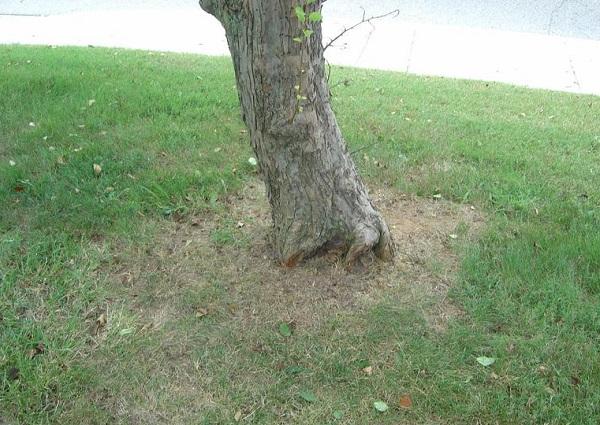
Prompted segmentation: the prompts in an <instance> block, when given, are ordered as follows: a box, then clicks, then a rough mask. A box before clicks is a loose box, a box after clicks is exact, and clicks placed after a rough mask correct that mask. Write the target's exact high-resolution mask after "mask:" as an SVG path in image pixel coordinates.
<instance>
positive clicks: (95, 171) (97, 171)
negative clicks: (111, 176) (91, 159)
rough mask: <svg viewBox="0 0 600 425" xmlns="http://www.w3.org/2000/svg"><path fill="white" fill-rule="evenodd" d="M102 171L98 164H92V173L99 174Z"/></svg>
mask: <svg viewBox="0 0 600 425" xmlns="http://www.w3.org/2000/svg"><path fill="white" fill-rule="evenodd" d="M101 173H102V167H101V166H100V165H98V164H94V174H95V175H96V176H99V175H100V174H101Z"/></svg>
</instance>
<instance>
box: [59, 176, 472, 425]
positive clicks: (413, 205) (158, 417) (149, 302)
mask: <svg viewBox="0 0 600 425" xmlns="http://www.w3.org/2000/svg"><path fill="white" fill-rule="evenodd" d="M373 198H374V200H375V202H376V204H377V205H378V206H379V207H380V209H381V210H382V212H383V214H384V215H385V217H386V218H387V220H388V224H389V225H390V227H391V229H392V232H393V234H394V237H395V240H396V242H397V243H398V250H397V251H398V255H397V258H396V259H395V261H394V263H391V264H390V263H382V262H378V261H374V262H373V263H372V264H370V266H369V267H368V268H367V269H366V270H365V271H362V272H348V271H346V269H345V268H344V267H343V264H342V262H341V261H340V260H339V259H336V258H332V257H328V256H321V257H317V258H314V259H311V260H309V261H307V262H305V263H304V264H302V265H301V266H299V267H296V268H293V269H287V268H284V267H281V266H280V265H279V264H278V263H277V261H276V260H275V258H274V256H273V253H272V252H271V250H270V248H269V243H268V240H267V236H268V234H269V226H270V216H269V210H268V205H267V203H266V199H265V196H264V191H263V189H262V184H260V183H258V182H251V183H250V184H249V185H248V186H247V187H246V188H245V190H244V191H242V192H241V193H240V194H239V195H236V196H232V197H231V198H230V199H228V200H227V202H226V203H227V205H228V209H227V210H226V211H224V212H220V213H218V214H217V213H214V214H209V215H203V216H199V217H192V218H190V217H184V218H180V219H179V220H178V221H163V222H161V223H160V224H159V225H158V226H159V228H158V231H156V234H157V235H158V237H156V238H155V239H153V240H151V241H149V242H148V243H137V244H135V245H133V246H131V247H124V248H123V249H122V250H121V252H119V253H118V254H116V255H115V258H114V260H115V261H114V263H113V265H112V267H114V265H115V264H117V265H118V269H117V270H111V272H110V278H109V280H110V281H111V282H112V285H113V287H114V294H115V296H114V302H113V303H112V304H109V306H108V307H106V308H105V307H102V308H99V309H97V310H95V311H93V313H91V314H89V315H88V317H89V321H90V328H91V329H94V330H95V332H92V334H93V335H94V336H93V338H92V339H93V340H94V341H95V343H94V344H92V346H93V354H92V355H91V358H90V361H92V362H93V363H96V367H97V369H98V370H99V371H101V372H100V373H101V374H102V382H103V383H104V384H103V385H104V388H105V389H104V390H98V391H97V392H95V393H93V394H90V395H89V398H91V399H93V400H94V404H95V405H97V406H100V407H101V408H102V409H103V411H105V412H110V413H109V414H110V415H112V418H113V419H114V420H116V419H117V418H118V419H119V420H122V421H125V422H123V423H166V422H165V421H167V422H169V423H189V422H190V421H193V420H195V419H197V418H201V417H204V416H203V415H205V413H201V412H209V411H212V410H215V411H218V410H219V409H221V408H222V407H223V406H224V405H226V404H229V402H228V400H229V398H230V397H231V392H234V393H235V392H236V391H241V392H244V394H246V397H247V398H249V399H250V400H252V399H253V398H256V400H255V402H254V403H255V404H256V406H258V405H259V404H260V401H259V400H258V398H259V397H260V394H261V388H273V387H274V386H276V385H277V382H278V379H279V378H277V373H281V372H280V370H281V368H282V367H283V364H282V363H281V358H285V355H284V354H282V353H279V352H278V351H277V350H278V348H277V347H278V343H277V342H274V341H272V340H269V337H266V336H265V329H274V330H276V329H277V327H278V324H279V323H281V322H288V323H289V324H290V325H291V327H292V328H293V329H294V333H297V332H299V333H303V334H305V335H320V333H321V331H322V329H321V328H320V327H321V326H322V325H323V324H324V323H325V322H326V321H327V320H330V319H332V318H335V317H336V316H338V315H339V316H340V317H343V316H344V317H347V314H348V313H349V312H350V313H351V312H356V313H357V314H360V313H363V312H366V311H367V310H368V309H369V308H370V307H373V306H375V305H377V304H378V303H381V302H383V301H386V302H391V303H392V304H393V305H394V306H396V307H398V308H400V309H402V308H403V307H406V309H407V310H411V309H412V310H414V309H415V308H416V309H417V310H420V312H421V313H422V315H423V317H425V318H426V320H427V322H428V324H429V326H430V327H431V328H432V329H433V330H434V331H437V332H442V331H444V329H445V326H446V324H447V322H448V319H450V318H452V317H455V316H457V315H458V314H460V309H459V308H458V307H456V306H454V305H453V304H452V303H451V302H450V301H449V300H448V299H447V292H448V289H449V288H450V287H451V285H452V282H453V281H454V277H455V274H456V271H457V268H458V261H459V257H458V253H459V251H460V250H459V249H458V248H459V246H460V245H461V243H463V242H466V241H467V240H469V239H470V238H472V237H473V236H474V235H475V234H476V233H477V231H478V229H480V227H481V226H482V224H483V219H482V216H481V215H480V214H479V213H478V212H477V211H476V210H474V209H472V208H471V207H469V206H463V205H456V204H453V203H450V202H447V201H444V200H435V199H422V198H417V197H413V196H408V195H404V194H401V193H397V192H395V191H393V190H389V189H385V190H378V191H375V192H374V193H373ZM155 230H156V229H153V231H155ZM100 313H104V314H105V315H106V324H105V325H103V326H101V329H98V325H97V323H95V322H94V320H96V318H97V316H98V315H99V314H100ZM349 326H352V325H349ZM130 329H132V330H133V332H134V334H132V336H133V335H135V337H133V338H131V337H130V336H129V334H128V332H129V330H130ZM123 332H125V335H123ZM275 332H276V331H275ZM323 332H325V333H327V332H326V331H323ZM323 337H325V336H323ZM265 338H266V339H265ZM381 344H382V345H381V347H380V350H381V352H380V353H379V354H377V355H374V357H373V360H374V361H376V362H378V363H379V364H380V365H385V364H387V363H386V362H388V360H389V359H387V357H386V356H388V355H389V353H390V352H392V351H393V350H391V348H389V347H388V348H386V347H387V342H386V341H382V343H381ZM273 350H275V351H273ZM121 351H122V352H123V353H124V354H123V355H122V358H119V353H120V352H121ZM203 353H210V354H203ZM216 353H220V354H216ZM282 356H283V357H282ZM380 357H381V358H380ZM262 358H265V359H269V360H268V362H269V365H270V366H269V367H267V368H265V367H264V365H263V366H260V365H259V364H257V363H256V362H257V361H261V360H260V359H262ZM278 359H279V360H278ZM386 359H387V360H386ZM271 363H272V364H271ZM382 367H383V366H382ZM129 374H131V376H132V378H127V376H128V375H129ZM223 375H225V376H228V378H227V379H228V382H229V384H228V386H224V385H222V384H218V382H220V381H219V380H220V379H223V378H222V376H223ZM136 380H141V381H140V382H137V381H136ZM132 381H133V382H132ZM111 386H112V388H111ZM176 406H188V408H190V409H192V410H190V411H188V412H184V413H182V412H180V411H179V410H178V408H177V407H176ZM255 408H258V407H255ZM289 409H292V411H294V409H297V406H296V407H294V406H291V407H289ZM284 410H285V409H284ZM74 411H75V412H77V410H76V409H75V410H74ZM251 412H252V409H251V408H249V410H248V411H247V412H246V411H244V412H243V413H244V415H246V414H251ZM221 414H223V413H221ZM282 414H283V413H282ZM65 419H67V418H65ZM66 423H68V421H67V422H66Z"/></svg>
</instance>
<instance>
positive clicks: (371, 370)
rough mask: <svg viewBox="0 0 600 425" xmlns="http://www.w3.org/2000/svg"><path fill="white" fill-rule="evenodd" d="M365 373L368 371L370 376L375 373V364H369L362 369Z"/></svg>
mask: <svg viewBox="0 0 600 425" xmlns="http://www.w3.org/2000/svg"><path fill="white" fill-rule="evenodd" d="M362 371H363V372H364V373H366V374H367V375H368V376H371V375H373V366H367V367H365V368H363V370H362Z"/></svg>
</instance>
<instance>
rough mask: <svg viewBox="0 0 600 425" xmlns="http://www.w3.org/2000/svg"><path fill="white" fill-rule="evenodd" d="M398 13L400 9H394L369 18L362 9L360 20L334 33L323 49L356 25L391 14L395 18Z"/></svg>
mask: <svg viewBox="0 0 600 425" xmlns="http://www.w3.org/2000/svg"><path fill="white" fill-rule="evenodd" d="M399 14H400V9H396V10H392V11H391V12H387V13H384V14H383V15H377V16H371V17H370V18H367V17H366V15H365V10H364V9H363V15H362V18H361V20H360V21H359V22H357V23H356V24H354V25H352V26H350V27H348V28H346V27H344V30H343V31H342V32H340V33H339V34H338V35H336V36H335V37H333V38H332V39H331V40H329V42H328V43H327V44H326V45H325V47H323V51H325V50H327V48H328V47H330V46H331V45H332V44H333V43H335V42H336V41H337V40H339V39H340V38H341V37H343V36H344V34H346V33H347V32H348V31H352V30H353V29H355V28H356V27H358V26H360V25H362V24H365V23H367V22H369V23H371V21H375V20H377V19H382V18H386V17H388V16H391V15H393V17H394V18H395V17H397V16H398V15H399Z"/></svg>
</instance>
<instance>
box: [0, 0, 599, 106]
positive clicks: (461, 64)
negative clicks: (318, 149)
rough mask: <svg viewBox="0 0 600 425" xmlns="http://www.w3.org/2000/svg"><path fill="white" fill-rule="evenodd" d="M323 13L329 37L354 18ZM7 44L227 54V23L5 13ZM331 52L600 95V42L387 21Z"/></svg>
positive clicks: (203, 18)
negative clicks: (225, 32)
mask: <svg viewBox="0 0 600 425" xmlns="http://www.w3.org/2000/svg"><path fill="white" fill-rule="evenodd" d="M324 15H325V20H324V40H325V42H326V41H327V40H329V39H330V38H331V37H333V36H334V35H336V34H338V33H339V31H340V30H341V29H342V28H343V27H345V26H350V25H352V24H353V23H355V21H350V20H349V18H347V17H346V18H341V19H337V20H336V19H335V14H331V15H329V16H333V18H327V16H328V15H327V14H326V13H325V14H324ZM0 43H2V44H13V43H17V44H42V45H79V46H87V45H93V46H107V47H124V48H136V49H148V50H162V51H176V52H190V53H202V54H208V55H226V54H228V50H227V44H226V41H225V34H224V32H223V29H222V28H221V26H220V24H219V23H218V22H217V21H216V20H215V19H214V18H213V17H211V16H210V15H207V14H206V13H204V12H202V11H201V10H200V9H199V8H195V9H191V8H189V9H176V10H113V11H94V12H74V13H66V14H59V15H51V16H14V15H0ZM326 56H327V58H328V60H329V61H330V62H331V63H334V64H338V65H348V66H357V67H365V68H376V69H385V70H392V71H402V72H409V73H414V74H419V75H437V76H445V77H456V78H466V79H476V80H488V81H500V82H506V83H512V84H516V85H522V86H527V87H535V88H545V89H551V90H562V91H569V92H575V93H588V94H596V95H600V41H596V40H586V39H577V38H567V37H558V36H551V35H543V34H533V33H522V32H511V31H500V30H492V29H474V28H466V27H452V26H443V25H427V24H420V23H406V22H400V21H398V20H394V19H391V18H387V19H385V20H380V21H376V22H375V23H374V24H373V26H371V25H369V24H364V25H363V26H362V27H360V29H357V30H355V31H353V32H350V33H348V34H347V35H346V36H345V37H344V38H342V39H341V40H340V41H339V42H338V43H336V45H335V46H332V47H331V48H329V49H328V50H327V52H326Z"/></svg>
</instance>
